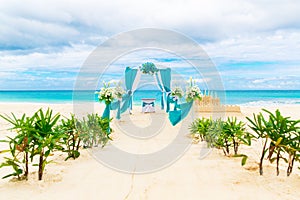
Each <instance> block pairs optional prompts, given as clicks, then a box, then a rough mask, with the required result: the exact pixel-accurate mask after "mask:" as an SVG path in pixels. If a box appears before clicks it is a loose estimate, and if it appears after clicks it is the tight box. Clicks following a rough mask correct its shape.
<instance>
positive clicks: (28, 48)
mask: <svg viewBox="0 0 300 200" xmlns="http://www.w3.org/2000/svg"><path fill="white" fill-rule="evenodd" d="M0 2H1V3H0V30H1V31H0V90H27V89H45V90H47V89H73V87H74V82H75V80H76V77H77V74H78V72H79V70H80V68H81V66H82V65H83V63H84V61H85V60H86V59H87V57H88V56H89V55H90V54H91V52H92V51H93V50H94V49H95V48H96V47H97V46H99V45H100V44H101V43H102V42H104V41H106V40H107V39H108V38H111V37H113V36H114V35H116V34H119V33H121V32H124V31H130V30H133V29H138V28H145V27H153V28H161V29H169V30H174V31H177V32H179V33H182V34H185V35H186V36H188V37H190V38H191V39H193V40H195V41H196V42H198V43H199V44H200V46H201V47H202V48H203V49H204V51H205V52H206V53H207V54H208V56H209V57H210V58H211V60H212V62H213V63H214V64H215V66H216V68H217V70H218V72H219V74H220V76H221V78H222V81H223V85H224V87H225V89H300V56H299V55H300V17H299V13H300V1H298V0H286V1H282V0H273V1H267V0H259V1H258V0H212V1H206V0H200V1H199V0H184V1H176V2H175V1H171V0H152V1H121V0H116V1H112V2H111V1H96V0H85V1H79V0H75V1H56V0H51V1H50V0H45V1H32V0H28V1H26V4H25V3H22V4H21V3H20V1H17V0H0ZM159 54H160V53H158V54H156V53H154V54H151V55H150V54H149V55H147V56H144V57H141V56H137V57H134V58H133V56H131V57H130V55H129V56H127V57H126V56H125V57H123V58H120V59H119V60H118V61H116V62H115V63H117V64H115V66H112V67H111V69H110V70H108V72H107V74H105V76H104V78H105V79H118V78H119V77H120V76H122V72H123V70H124V68H125V66H127V65H130V64H132V63H139V61H140V63H142V62H144V61H147V60H150V61H153V62H157V63H159V64H164V65H167V66H169V65H171V66H173V65H174V66H177V68H176V70H177V71H178V73H180V74H183V75H186V76H190V75H191V72H190V71H189V67H188V65H187V64H186V63H184V62H182V61H181V60H180V59H178V58H176V57H174V56H171V55H169V56H168V55H165V57H162V56H158V55H159ZM156 56H157V57H156ZM139 59H140V60H139ZM132 60H134V62H133V61H132ZM122 62H123V63H122ZM202 78H203V80H204V82H205V81H213V80H205V77H202ZM200 79H201V77H200V78H199V77H198V78H197V80H198V81H199V82H200V84H201V80H200ZM203 80H202V82H203Z"/></svg>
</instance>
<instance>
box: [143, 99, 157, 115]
mask: <svg viewBox="0 0 300 200" xmlns="http://www.w3.org/2000/svg"><path fill="white" fill-rule="evenodd" d="M142 112H143V113H152V112H155V99H152V98H144V99H142Z"/></svg>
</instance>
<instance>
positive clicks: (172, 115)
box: [169, 101, 193, 126]
mask: <svg viewBox="0 0 300 200" xmlns="http://www.w3.org/2000/svg"><path fill="white" fill-rule="evenodd" d="M192 106H193V101H191V102H187V103H182V104H180V105H179V106H178V107H179V108H180V109H179V110H174V111H170V112H169V120H170V122H171V124H172V125H173V126H175V125H176V124H178V123H179V122H180V121H181V120H183V119H184V118H185V117H186V116H187V115H188V114H189V112H190V110H191V108H192Z"/></svg>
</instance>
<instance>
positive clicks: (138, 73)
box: [132, 68, 142, 92]
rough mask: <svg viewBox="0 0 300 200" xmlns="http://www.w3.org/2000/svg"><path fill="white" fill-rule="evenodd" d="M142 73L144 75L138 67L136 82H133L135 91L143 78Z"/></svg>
mask: <svg viewBox="0 0 300 200" xmlns="http://www.w3.org/2000/svg"><path fill="white" fill-rule="evenodd" d="M141 75H142V72H141V70H140V69H139V68H138V69H137V73H136V76H135V79H134V82H133V84H132V92H134V91H135V90H136V89H137V87H138V85H139V82H140V79H141Z"/></svg>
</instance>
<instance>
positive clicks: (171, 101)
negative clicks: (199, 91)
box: [166, 94, 179, 112]
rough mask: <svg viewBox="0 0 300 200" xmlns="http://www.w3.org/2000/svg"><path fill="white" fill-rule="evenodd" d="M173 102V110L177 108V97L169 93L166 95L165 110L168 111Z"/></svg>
mask: <svg viewBox="0 0 300 200" xmlns="http://www.w3.org/2000/svg"><path fill="white" fill-rule="evenodd" d="M171 103H173V104H174V110H177V109H178V107H179V105H178V98H175V97H173V96H171V94H169V95H168V98H167V110H166V111H167V112H169V111H170V104H171Z"/></svg>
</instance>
